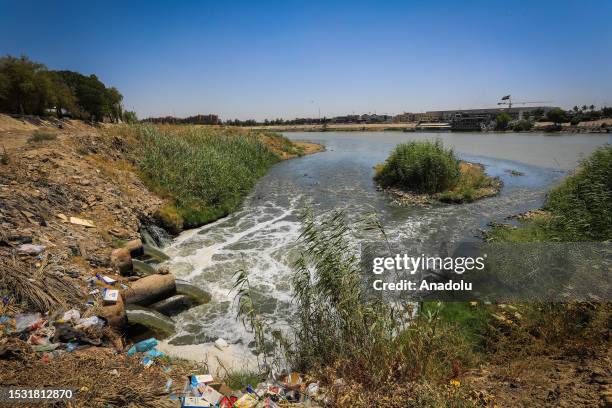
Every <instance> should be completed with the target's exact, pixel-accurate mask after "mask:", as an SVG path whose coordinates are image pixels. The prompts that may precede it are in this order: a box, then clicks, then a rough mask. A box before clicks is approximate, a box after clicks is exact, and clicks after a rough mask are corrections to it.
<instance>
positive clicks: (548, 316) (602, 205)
mask: <svg viewBox="0 0 612 408" xmlns="http://www.w3.org/2000/svg"><path fill="white" fill-rule="evenodd" d="M532 213H533V214H535V215H533V216H528V217H523V221H522V222H520V224H519V225H518V226H507V225H498V226H494V227H493V228H492V229H491V230H490V231H489V232H488V233H487V239H488V240H490V241H495V242H501V243H527V242H551V241H557V242H581V241H582V242H583V241H587V242H588V241H592V242H610V240H611V239H612V146H610V145H605V146H602V147H600V148H599V149H597V150H596V151H595V152H594V153H593V154H592V155H591V156H589V157H588V158H586V159H584V160H583V161H582V162H581V164H580V166H579V168H578V169H577V171H576V172H575V173H574V174H573V175H571V176H569V177H567V178H566V179H564V180H563V181H562V182H561V184H559V185H558V186H557V187H555V188H554V189H553V190H551V191H550V193H549V194H548V197H547V199H546V201H545V203H544V211H534V212H532ZM514 309H515V310H516V311H517V312H518V313H519V315H520V316H522V318H521V319H518V320H516V321H515V322H514V324H513V325H512V326H510V327H507V328H505V330H504V331H503V332H500V333H499V334H500V335H499V336H498V337H497V338H496V345H495V347H496V349H497V351H501V352H502V353H515V354H516V353H518V354H525V353H530V352H531V353H533V352H538V351H541V352H548V351H549V350H550V349H551V347H552V348H554V349H556V348H564V349H567V350H568V351H570V352H571V353H574V354H580V355H589V354H591V353H593V351H594V350H595V349H597V348H598V347H601V346H605V345H606V344H608V345H609V342H610V322H611V321H612V305H611V304H610V302H607V301H605V299H603V300H602V301H593V302H568V303H550V302H548V303H547V302H534V303H523V304H515V305H514Z"/></svg>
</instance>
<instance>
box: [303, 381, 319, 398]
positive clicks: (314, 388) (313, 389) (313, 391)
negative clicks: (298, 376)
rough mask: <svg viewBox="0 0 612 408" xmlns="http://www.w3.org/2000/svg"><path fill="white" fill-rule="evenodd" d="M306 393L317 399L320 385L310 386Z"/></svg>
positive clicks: (311, 384)
mask: <svg viewBox="0 0 612 408" xmlns="http://www.w3.org/2000/svg"><path fill="white" fill-rule="evenodd" d="M305 393H306V395H309V396H311V397H316V396H317V395H318V394H319V383H310V384H308V387H306V391H305Z"/></svg>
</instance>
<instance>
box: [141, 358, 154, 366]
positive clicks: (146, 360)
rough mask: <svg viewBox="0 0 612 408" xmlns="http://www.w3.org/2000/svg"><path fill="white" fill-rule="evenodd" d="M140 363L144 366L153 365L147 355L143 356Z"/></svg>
mask: <svg viewBox="0 0 612 408" xmlns="http://www.w3.org/2000/svg"><path fill="white" fill-rule="evenodd" d="M142 365H143V366H145V367H146V368H148V367H151V366H152V365H153V360H151V359H150V358H149V357H145V358H143V359H142Z"/></svg>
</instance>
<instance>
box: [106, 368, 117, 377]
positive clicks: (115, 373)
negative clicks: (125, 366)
mask: <svg viewBox="0 0 612 408" xmlns="http://www.w3.org/2000/svg"><path fill="white" fill-rule="evenodd" d="M108 373H109V374H110V375H114V376H116V377H118V376H119V371H117V369H116V368H113V369H112V370H110V371H109V372H108Z"/></svg>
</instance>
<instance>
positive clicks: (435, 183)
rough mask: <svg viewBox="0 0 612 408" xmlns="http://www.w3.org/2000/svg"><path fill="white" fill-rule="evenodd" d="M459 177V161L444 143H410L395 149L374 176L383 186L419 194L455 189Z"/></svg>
mask: <svg viewBox="0 0 612 408" xmlns="http://www.w3.org/2000/svg"><path fill="white" fill-rule="evenodd" d="M459 175H460V169H459V160H458V159H457V158H456V157H455V154H454V152H453V150H452V149H447V148H445V147H444V146H443V145H442V142H441V141H439V140H437V141H435V142H430V141H424V142H417V141H413V142H409V143H403V144H400V145H398V146H396V147H395V149H394V150H393V152H392V153H391V155H390V156H389V158H388V159H387V161H386V162H385V164H384V165H383V166H382V167H380V168H379V169H378V171H377V173H376V175H375V180H376V181H377V182H378V183H379V184H380V185H381V186H382V187H398V188H400V189H403V190H408V191H414V192H417V193H428V194H433V193H438V192H441V191H444V190H448V189H451V188H453V187H454V186H455V185H456V184H457V182H458V180H459Z"/></svg>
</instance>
